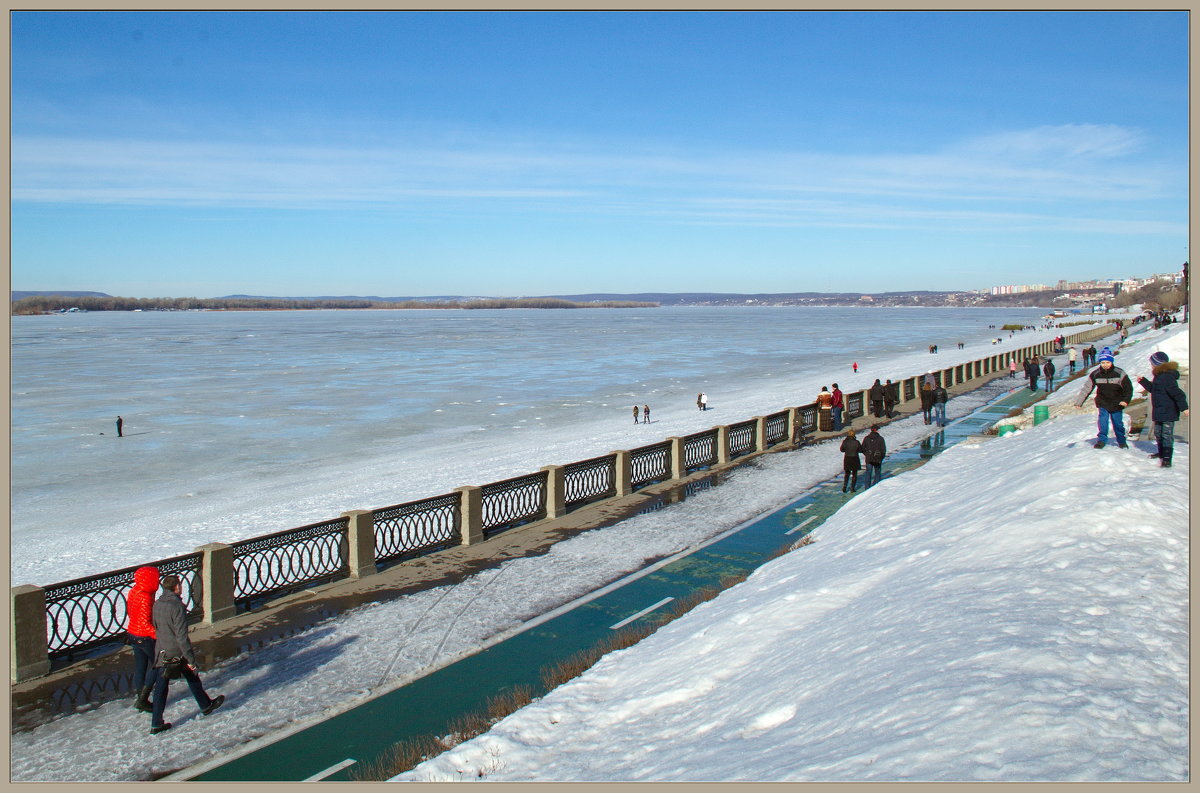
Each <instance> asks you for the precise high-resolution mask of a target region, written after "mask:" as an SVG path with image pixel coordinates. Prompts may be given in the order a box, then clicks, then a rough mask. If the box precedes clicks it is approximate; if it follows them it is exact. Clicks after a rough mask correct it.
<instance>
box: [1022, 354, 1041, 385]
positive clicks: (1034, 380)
mask: <svg viewBox="0 0 1200 793" xmlns="http://www.w3.org/2000/svg"><path fill="white" fill-rule="evenodd" d="M1041 368H1042V367H1041V366H1039V365H1038V358H1037V356H1036V355H1035V356H1033V357H1032V358H1026V359H1025V378H1026V379H1027V380H1029V390H1030V391H1037V390H1038V386H1037V384H1038V380H1039V379H1041V376H1042V372H1041Z"/></svg>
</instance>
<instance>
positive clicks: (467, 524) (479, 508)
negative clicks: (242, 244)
mask: <svg viewBox="0 0 1200 793" xmlns="http://www.w3.org/2000/svg"><path fill="white" fill-rule="evenodd" d="M454 489H455V490H456V491H457V492H458V493H459V494H461V498H462V501H461V502H460V509H461V514H462V544H463V545H475V544H476V543H480V542H483V541H484V539H486V538H485V537H484V536H483V490H482V489H480V488H478V487H475V486H474V485H469V486H467V487H456V488H454Z"/></svg>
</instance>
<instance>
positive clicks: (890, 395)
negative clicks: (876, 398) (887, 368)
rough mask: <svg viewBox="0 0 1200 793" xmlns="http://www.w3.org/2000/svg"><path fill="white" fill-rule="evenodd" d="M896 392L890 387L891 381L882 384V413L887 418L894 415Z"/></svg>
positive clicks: (892, 386) (894, 388) (894, 387)
mask: <svg viewBox="0 0 1200 793" xmlns="http://www.w3.org/2000/svg"><path fill="white" fill-rule="evenodd" d="M896 391H897V387H896V386H894V385H892V381H891V380H888V381H887V382H886V383H884V384H883V412H884V414H885V415H886V416H887V417H888V418H891V417H892V416H893V415H895V411H896Z"/></svg>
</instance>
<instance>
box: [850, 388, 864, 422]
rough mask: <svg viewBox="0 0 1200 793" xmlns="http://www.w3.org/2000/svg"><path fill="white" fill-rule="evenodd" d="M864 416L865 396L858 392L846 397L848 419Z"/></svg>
mask: <svg viewBox="0 0 1200 793" xmlns="http://www.w3.org/2000/svg"><path fill="white" fill-rule="evenodd" d="M861 415H863V394H862V391H856V392H854V393H853V394H850V395H848V396H847V397H846V418H848V419H856V418H858V417H859V416H861Z"/></svg>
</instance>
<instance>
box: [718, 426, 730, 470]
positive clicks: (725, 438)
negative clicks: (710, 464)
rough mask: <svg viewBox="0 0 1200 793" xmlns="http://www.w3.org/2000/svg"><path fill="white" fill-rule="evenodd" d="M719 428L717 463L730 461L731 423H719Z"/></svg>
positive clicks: (721, 463)
mask: <svg viewBox="0 0 1200 793" xmlns="http://www.w3.org/2000/svg"><path fill="white" fill-rule="evenodd" d="M716 430H717V465H724V464H725V463H727V462H729V425H728V424H719V425H717V427H716Z"/></svg>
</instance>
